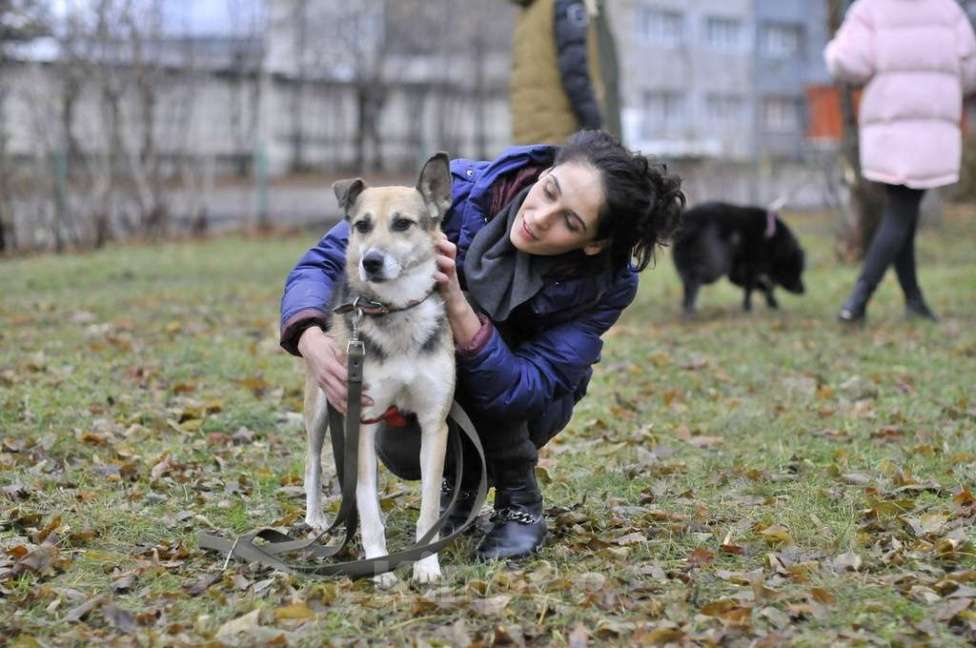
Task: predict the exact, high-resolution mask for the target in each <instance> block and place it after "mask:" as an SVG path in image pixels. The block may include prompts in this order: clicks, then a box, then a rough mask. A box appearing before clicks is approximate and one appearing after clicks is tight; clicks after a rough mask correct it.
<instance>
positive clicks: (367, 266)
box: [360, 250, 386, 282]
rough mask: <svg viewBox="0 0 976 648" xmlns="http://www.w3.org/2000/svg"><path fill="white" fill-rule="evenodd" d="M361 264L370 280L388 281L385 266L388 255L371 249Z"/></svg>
mask: <svg viewBox="0 0 976 648" xmlns="http://www.w3.org/2000/svg"><path fill="white" fill-rule="evenodd" d="M360 264H361V265H362V267H363V274H364V275H365V276H366V279H367V280H368V281H376V282H380V281H386V276H385V273H384V271H383V270H384V266H385V265H386V256H385V255H384V254H383V253H382V252H380V251H378V250H370V251H369V252H367V253H366V254H365V255H364V256H363V259H362V261H360Z"/></svg>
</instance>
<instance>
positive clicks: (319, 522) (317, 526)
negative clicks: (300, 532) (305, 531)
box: [305, 511, 329, 531]
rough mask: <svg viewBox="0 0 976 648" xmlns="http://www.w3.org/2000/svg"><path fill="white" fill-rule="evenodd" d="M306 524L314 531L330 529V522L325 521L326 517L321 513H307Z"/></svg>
mask: <svg viewBox="0 0 976 648" xmlns="http://www.w3.org/2000/svg"><path fill="white" fill-rule="evenodd" d="M305 524H307V525H308V526H310V527H312V529H313V530H314V531H325V530H326V529H328V528H329V521H328V520H326V519H325V515H324V514H323V513H322V512H321V511H319V512H318V513H306V514H305Z"/></svg>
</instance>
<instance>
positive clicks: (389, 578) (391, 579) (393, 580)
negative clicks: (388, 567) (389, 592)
mask: <svg viewBox="0 0 976 648" xmlns="http://www.w3.org/2000/svg"><path fill="white" fill-rule="evenodd" d="M398 582H400V579H399V578H397V576H396V574H394V573H393V572H386V573H383V574H377V575H376V576H373V584H374V585H376V587H379V588H380V589H389V588H391V587H393V586H394V585H396V584H397V583H398Z"/></svg>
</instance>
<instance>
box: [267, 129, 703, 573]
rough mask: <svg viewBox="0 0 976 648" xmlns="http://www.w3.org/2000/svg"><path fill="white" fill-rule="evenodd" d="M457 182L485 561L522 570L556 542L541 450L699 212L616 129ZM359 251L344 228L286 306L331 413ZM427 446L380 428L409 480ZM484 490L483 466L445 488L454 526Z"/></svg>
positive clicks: (451, 262) (672, 179)
mask: <svg viewBox="0 0 976 648" xmlns="http://www.w3.org/2000/svg"><path fill="white" fill-rule="evenodd" d="M451 173H452V180H453V191H452V196H453V198H452V206H451V209H450V211H449V212H448V214H447V215H446V217H445V219H444V221H443V224H442V229H443V232H444V238H443V240H442V241H441V242H440V243H439V254H438V260H437V261H438V272H437V275H436V279H437V281H438V283H439V290H440V292H441V295H442V296H443V297H444V301H445V304H446V308H447V314H448V319H449V324H450V326H451V329H452V332H453V335H454V341H455V346H456V352H457V387H456V391H455V399H456V400H457V401H458V403H460V404H461V406H462V407H464V409H465V410H466V411H467V413H468V414H469V416H470V417H471V419H472V420H473V421H474V423H475V427H476V428H477V430H478V434H479V436H480V438H481V440H482V443H483V445H484V448H485V453H486V460H487V465H488V470H489V475H488V477H489V481H490V482H491V483H492V484H493V485H494V488H495V500H494V513H493V516H492V520H493V523H494V524H493V526H492V528H491V530H490V531H489V532H488V534H487V535H486V537H485V538H484V540H483V541H482V542H481V544H480V546H479V547H478V556H479V557H480V558H482V559H494V558H517V557H520V556H524V555H528V554H530V553H533V552H535V551H536V550H538V549H539V547H541V546H542V542H543V539H544V537H545V532H546V523H545V520H544V517H543V507H542V493H541V492H540V490H539V486H538V484H537V482H536V480H535V466H536V463H537V461H538V449H539V448H541V447H542V446H543V445H545V444H546V443H547V442H548V441H549V440H550V439H551V438H552V437H553V436H555V435H556V434H557V433H558V432H559V431H560V430H562V429H563V428H564V427H565V425H566V424H567V423H568V422H569V419H570V417H571V415H572V411H573V407H574V406H575V404H576V403H577V402H578V401H579V399H580V398H582V397H583V395H584V394H585V393H586V388H587V385H588V383H589V380H590V376H591V375H592V371H593V369H592V365H593V364H595V363H596V362H597V361H598V360H599V358H600V350H601V348H602V344H603V343H602V340H601V336H602V335H603V334H604V333H605V332H606V331H607V330H608V329H609V328H610V327H611V326H612V325H613V323H614V322H615V321H616V320H617V318H618V317H619V315H620V313H621V311H622V310H623V309H624V308H625V307H626V306H627V305H629V304H630V302H631V301H632V300H633V299H634V296H635V294H636V292H637V283H638V282H637V273H638V272H640V271H641V270H643V269H644V268H646V267H647V265H648V264H649V262H650V261H651V260H652V258H653V254H654V250H655V248H656V246H657V245H659V244H661V243H663V242H665V241H666V240H667V239H668V238H669V237H670V236H671V234H672V233H673V231H674V229H675V227H676V226H677V221H678V218H679V215H680V213H681V210H682V208H683V206H684V201H685V199H684V194H683V193H682V192H681V181H680V179H679V178H678V177H676V176H674V175H669V174H668V173H667V171H666V169H663V168H661V167H659V166H656V165H654V164H651V163H650V162H649V161H648V160H647V158H645V157H643V156H641V155H639V154H635V153H632V152H630V151H628V150H627V149H626V148H624V147H623V146H621V144H620V143H619V141H618V140H616V138H614V137H613V136H611V135H609V134H608V133H605V132H603V131H581V132H580V133H578V134H576V135H575V136H574V137H572V138H571V139H570V141H569V142H568V143H567V144H566V145H565V146H563V147H561V148H558V149H557V148H554V147H551V146H545V145H532V146H516V147H512V148H509V149H508V150H506V151H504V152H503V153H502V155H501V156H499V157H498V158H497V159H495V160H493V161H487V162H478V161H473V160H467V159H458V160H453V161H452V162H451ZM347 240H348V227H347V224H346V222H344V221H343V222H341V223H339V224H338V225H336V226H335V227H333V228H332V229H331V230H330V231H329V232H328V233H327V234H326V235H325V237H324V238H322V240H321V241H319V243H318V245H316V246H315V247H314V248H312V249H311V250H309V251H308V252H307V253H306V254H305V255H304V256H303V257H302V258H301V260H300V261H299V262H298V265H296V266H295V268H294V269H293V270H292V271H291V273H290V274H289V275H288V278H287V280H286V283H285V290H284V294H283V296H282V301H281V345H282V347H284V348H285V349H286V350H287V351H289V352H291V353H292V354H295V355H301V356H302V357H303V358H304V359H305V362H306V364H307V366H308V370H309V372H310V373H311V375H313V376H315V377H316V379H317V380H318V382H319V384H320V385H321V386H322V389H323V390H324V391H325V392H326V395H327V396H328V398H329V400H330V402H332V403H344V399H345V395H346V386H345V385H346V367H345V362H344V357H343V352H342V350H341V349H339V348H338V346H337V344H336V343H335V341H334V340H333V339H332V338H331V337H330V336H329V334H328V329H329V314H328V313H327V312H326V304H328V303H329V297H330V294H331V291H332V286H333V285H334V283H335V282H336V281H337V280H338V279H339V278H340V276H341V275H342V272H343V269H344V254H345V247H346V243H347ZM365 397H366V398H368V393H367V394H366V396H365ZM408 420H409V417H408ZM419 447H420V434H419V429H417V427H416V423H415V422H410V423H408V425H407V426H406V427H400V428H393V427H392V426H391V424H386V425H383V426H382V427H381V428H380V429H379V430H378V433H377V454H378V455H379V457H380V459H381V460H382V461H383V462H384V463H385V464H386V466H387V467H388V468H389V469H390V470H391V471H392V472H393V473H395V474H397V475H398V476H400V477H402V478H406V479H419V478H420V469H419V461H418V455H419ZM466 451H468V452H469V451H470V448H466ZM476 465H479V464H477V463H476V461H474V460H465V462H464V466H465V468H467V467H470V466H476ZM445 474H446V475H453V472H452V470H451V469H450V467H448V468H447V469H446V470H445ZM479 479H480V473H479V472H478V468H475V469H474V470H465V471H464V473H463V476H462V479H461V483H460V484H452V483H449V482H448V480H447V479H446V480H445V495H447V496H448V499H449V496H450V494H451V493H452V492H453V490H454V489H460V492H459V505H458V507H457V508H456V509H455V511H454V514H453V516H452V518H451V520H450V522H451V523H452V524H456V523H458V522H460V521H462V520H464V519H465V518H466V517H467V515H468V512H469V511H470V509H471V506H472V504H473V500H474V493H472V492H471V487H472V485H475V484H477V483H478V481H479ZM449 531H450V529H447V530H445V531H444V533H447V532H449Z"/></svg>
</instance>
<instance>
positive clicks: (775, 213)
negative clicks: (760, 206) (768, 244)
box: [764, 195, 789, 239]
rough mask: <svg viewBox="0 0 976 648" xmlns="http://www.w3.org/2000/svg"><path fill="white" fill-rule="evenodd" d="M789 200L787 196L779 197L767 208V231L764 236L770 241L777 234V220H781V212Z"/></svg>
mask: <svg viewBox="0 0 976 648" xmlns="http://www.w3.org/2000/svg"><path fill="white" fill-rule="evenodd" d="M788 200H789V198H788V197H787V196H785V195H780V196H778V197H777V198H776V199H775V200H774V201H773V202H771V203H769V206H768V207H766V231H765V233H764V236H765V237H766V238H768V239H771V238H773V236H774V235H775V234H776V219H777V218H779V210H780V209H782V208H783V207H785V206H786V203H787V201H788Z"/></svg>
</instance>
